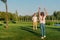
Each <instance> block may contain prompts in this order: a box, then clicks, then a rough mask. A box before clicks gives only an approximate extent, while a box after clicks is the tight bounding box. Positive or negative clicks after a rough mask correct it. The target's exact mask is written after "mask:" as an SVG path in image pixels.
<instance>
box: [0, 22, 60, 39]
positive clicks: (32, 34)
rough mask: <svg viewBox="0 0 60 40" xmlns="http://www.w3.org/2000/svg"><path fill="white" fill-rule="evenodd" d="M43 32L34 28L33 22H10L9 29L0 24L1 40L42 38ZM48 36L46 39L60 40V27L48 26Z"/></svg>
mask: <svg viewBox="0 0 60 40" xmlns="http://www.w3.org/2000/svg"><path fill="white" fill-rule="evenodd" d="M40 35H41V32H40V28H39V26H38V30H36V31H33V30H32V23H30V22H27V23H18V24H9V27H8V30H6V29H5V28H4V25H0V40H41V36H40ZM46 35H47V37H46V38H45V39H44V40H60V27H56V26H48V25H47V26H46Z"/></svg>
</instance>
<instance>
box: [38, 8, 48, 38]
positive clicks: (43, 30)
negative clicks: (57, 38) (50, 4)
mask: <svg viewBox="0 0 60 40" xmlns="http://www.w3.org/2000/svg"><path fill="white" fill-rule="evenodd" d="M44 11H45V13H46V15H44V12H41V13H40V8H39V9H38V15H39V21H40V27H41V34H42V37H41V39H44V38H45V37H46V33H45V18H46V16H47V15H48V13H47V11H46V9H45V8H44Z"/></svg>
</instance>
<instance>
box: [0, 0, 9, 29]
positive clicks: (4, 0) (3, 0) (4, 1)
mask: <svg viewBox="0 0 60 40" xmlns="http://www.w3.org/2000/svg"><path fill="white" fill-rule="evenodd" d="M1 1H2V2H3V3H4V4H5V6H6V29H7V28H8V8H7V0H1Z"/></svg>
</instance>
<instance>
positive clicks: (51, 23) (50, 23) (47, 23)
mask: <svg viewBox="0 0 60 40" xmlns="http://www.w3.org/2000/svg"><path fill="white" fill-rule="evenodd" d="M54 24H55V23H54V22H46V25H54Z"/></svg>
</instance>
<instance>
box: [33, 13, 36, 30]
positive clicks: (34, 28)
mask: <svg viewBox="0 0 60 40" xmlns="http://www.w3.org/2000/svg"><path fill="white" fill-rule="evenodd" d="M32 21H33V30H37V16H36V13H34V15H33V17H32Z"/></svg>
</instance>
